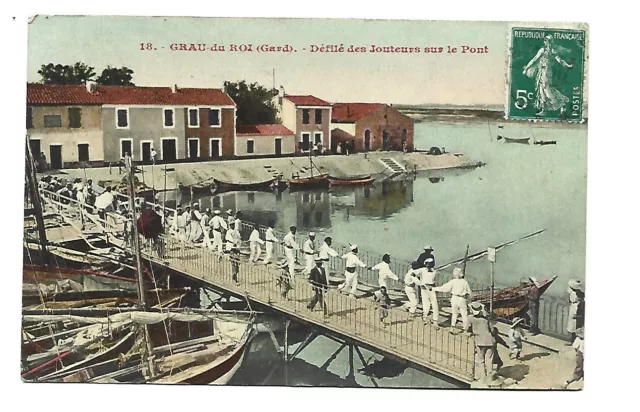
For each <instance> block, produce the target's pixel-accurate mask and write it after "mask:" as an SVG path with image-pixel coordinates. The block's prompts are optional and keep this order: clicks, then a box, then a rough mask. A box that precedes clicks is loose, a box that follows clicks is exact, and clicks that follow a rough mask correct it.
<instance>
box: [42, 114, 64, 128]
mask: <svg viewBox="0 0 640 412" xmlns="http://www.w3.org/2000/svg"><path fill="white" fill-rule="evenodd" d="M44 127H62V116H60V115H59V114H45V115H44Z"/></svg>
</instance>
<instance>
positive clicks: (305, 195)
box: [302, 193, 311, 203]
mask: <svg viewBox="0 0 640 412" xmlns="http://www.w3.org/2000/svg"><path fill="white" fill-rule="evenodd" d="M310 200H311V195H309V193H303V194H302V203H309V201H310Z"/></svg>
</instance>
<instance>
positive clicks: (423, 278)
mask: <svg viewBox="0 0 640 412" xmlns="http://www.w3.org/2000/svg"><path fill="white" fill-rule="evenodd" d="M436 275H437V272H436V271H435V269H434V268H431V269H429V268H426V267H425V268H421V269H420V299H421V300H422V320H423V321H424V322H425V323H427V322H428V321H429V318H428V315H429V310H433V315H432V316H431V320H432V323H433V324H434V325H437V324H438V319H439V318H440V309H439V307H438V297H437V296H436V291H435V290H434V288H435V287H436Z"/></svg>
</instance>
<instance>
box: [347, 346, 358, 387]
mask: <svg viewBox="0 0 640 412" xmlns="http://www.w3.org/2000/svg"><path fill="white" fill-rule="evenodd" d="M346 380H347V382H350V383H353V384H355V383H356V377H355V374H354V372H353V345H352V344H349V374H348V375H347V377H346Z"/></svg>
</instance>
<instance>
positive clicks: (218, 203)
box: [212, 196, 222, 209]
mask: <svg viewBox="0 0 640 412" xmlns="http://www.w3.org/2000/svg"><path fill="white" fill-rule="evenodd" d="M212 199H213V203H212V206H213V207H214V208H216V209H220V208H221V207H222V202H221V201H220V199H222V198H221V197H220V196H215V197H213V198H212Z"/></svg>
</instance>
